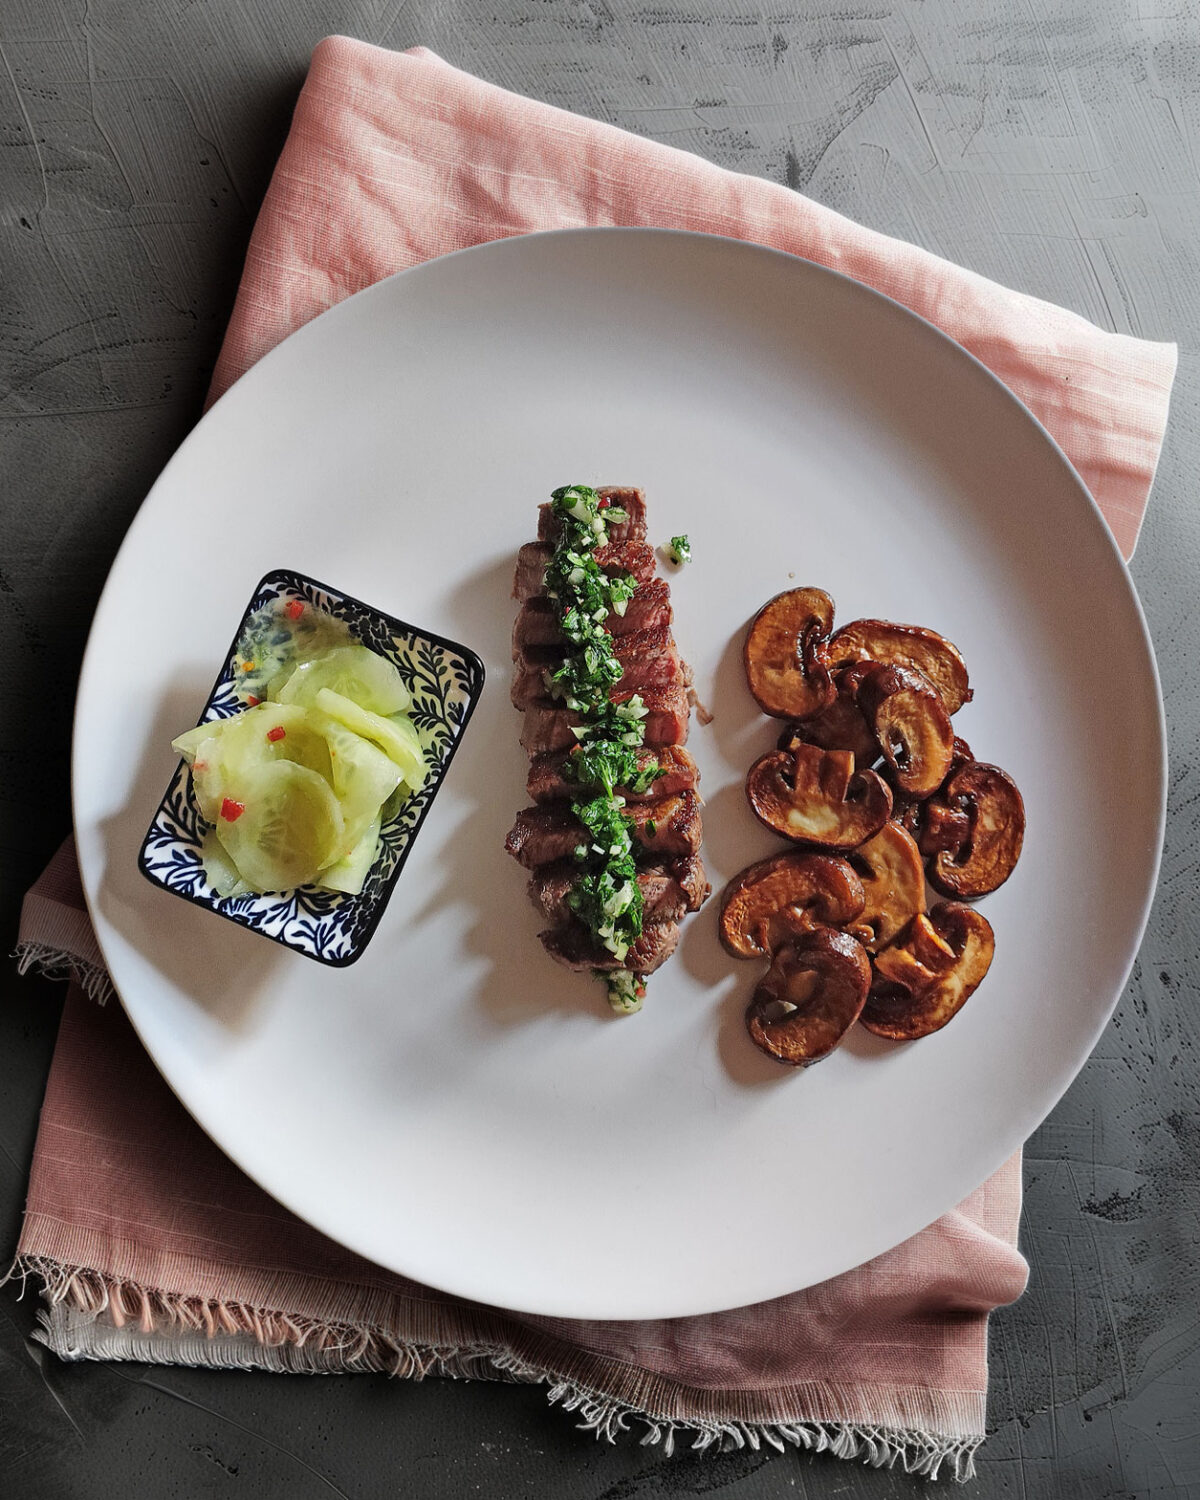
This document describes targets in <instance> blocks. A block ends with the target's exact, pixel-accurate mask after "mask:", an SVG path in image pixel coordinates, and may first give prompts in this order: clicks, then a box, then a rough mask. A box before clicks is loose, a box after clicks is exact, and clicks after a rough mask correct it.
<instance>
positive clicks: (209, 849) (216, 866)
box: [200, 828, 250, 901]
mask: <svg viewBox="0 0 1200 1500" xmlns="http://www.w3.org/2000/svg"><path fill="white" fill-rule="evenodd" d="M200 857H201V860H202V861H203V864H204V874H205V877H206V878H207V880H208V883H209V885H211V886H212V888H213V890H215V891H216V893H217V895H218V896H220V898H221V900H222V901H224V900H227V899H228V898H229V897H230V896H244V895H245V894H246V892H247V891H249V889H250V887H249V886H248V885H247V884H246V882H245V881H244V880H243V879H242V877H241V875H240V873H239V872H238V867H237V866H236V865H235V864H234V862H233V860H232V859H231V858H230V857H229V855H228V853H227V852H226V850H225V846H224V845H223V844H222V843H221V840H220V839H219V838H218V837H217V830H216V829H215V828H210V829H208V831H207V832H206V833H205V835H204V842H203V843H202V844H201V845H200Z"/></svg>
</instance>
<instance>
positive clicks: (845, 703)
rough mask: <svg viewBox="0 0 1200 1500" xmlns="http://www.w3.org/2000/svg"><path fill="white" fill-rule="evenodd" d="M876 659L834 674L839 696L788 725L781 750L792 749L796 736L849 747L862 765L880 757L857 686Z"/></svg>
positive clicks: (826, 746)
mask: <svg viewBox="0 0 1200 1500" xmlns="http://www.w3.org/2000/svg"><path fill="white" fill-rule="evenodd" d="M873 665H874V663H873V662H869V661H856V662H852V663H851V665H850V666H848V667H843V668H842V669H841V671H839V672H835V673H834V674H833V686H834V690H835V692H836V694H837V696H836V697H835V698H834V700H833V702H832V703H831V704H830V705H829V707H828V708H823V709H822V710H821V712H820V713H819V714H817V715H816V716H815V717H814V718H811V719H806V720H804V722H803V723H800V724H794V725H791V726H789V731H788V734H787V735H786V736H785V739H786V741H787V743H785V741H784V739H781V740H780V742H779V747H780V749H781V750H790V749H791V747H792V742H794V741H795V740H798V739H800V740H807V741H808V743H809V744H810V745H820V747H821V749H822V750H849V751H850V752H851V753H852V754H853V756H854V759H855V763H856V764H857V765H860V766H869V765H871V764H872V762H873V761H877V760H878V759H879V746H878V744H877V743H876V740H875V732H874V730H872V728H871V726H870V725H869V724H868V723H867V721H866V719H865V718H864V717H863V711H862V709H861V708H859V706H858V689H859V686H860V684H861V683H862V680H863V678H864V677H865V676H866V675H867V673H868V672H869V671H870V670H871V668H872V666H873Z"/></svg>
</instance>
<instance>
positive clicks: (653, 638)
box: [511, 622, 689, 709]
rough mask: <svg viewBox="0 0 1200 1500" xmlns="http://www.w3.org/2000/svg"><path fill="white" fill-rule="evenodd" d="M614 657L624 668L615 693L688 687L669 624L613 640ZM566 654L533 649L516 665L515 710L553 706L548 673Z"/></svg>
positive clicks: (548, 648)
mask: <svg viewBox="0 0 1200 1500" xmlns="http://www.w3.org/2000/svg"><path fill="white" fill-rule="evenodd" d="M613 646H614V654H615V656H616V658H617V660H618V661H619V662H620V663H621V665H622V666H623V667H624V669H625V670H624V672H623V673H622V675H621V678H620V680H619V681H618V682H617V683H616V684H615V688H616V690H618V691H619V690H621V689H625V691H627V692H630V693H640V692H642V691H643V689H645V688H648V687H650V686H652V685H657V686H660V687H667V686H669V685H670V684H671V683H673V682H680V683H682V684H683V686H684V687H687V686H688V685H689V682H688V680H687V679H686V678H685V676H684V671H683V664H682V662H681V661H680V660H679V651H678V648H677V647H676V645H675V642H674V640H673V639H672V636H671V627H670V625H669V624H667V623H666V622H663V623H661V624H659V625H656V626H655V627H654V628H653V629H651V630H636V631H634V632H633V633H632V634H631V635H623V636H622V637H621V638H620V639H619V640H614V642H613ZM562 660H563V653H562V651H561V650H560V649H558V648H557V647H555V646H530V647H529V649H528V650H527V651H524V652H523V653H522V654H521V656H519V657H518V658H517V660H516V661H515V663H514V665H513V681H512V689H511V695H512V701H513V706H514V707H515V708H521V709H525V708H528V707H529V706H530V704H531V703H537V702H542V703H545V704H547V705H548V706H552V705H553V699H552V698H551V697H550V695H549V693H548V691H547V687H546V673H547V672H553V671H554V669H555V668H556V667H559V666H561V665H562Z"/></svg>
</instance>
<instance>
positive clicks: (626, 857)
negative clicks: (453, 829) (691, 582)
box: [546, 484, 686, 1013]
mask: <svg viewBox="0 0 1200 1500" xmlns="http://www.w3.org/2000/svg"><path fill="white" fill-rule="evenodd" d="M551 498H552V500H553V502H554V508H555V511H556V512H557V515H558V521H559V530H558V539H557V541H556V542H555V546H554V555H553V557H552V558H551V560H550V564H549V566H548V567H547V569H546V592H547V594H548V595H549V596H550V597H551V598H552V599H554V600H555V601H556V603H557V606H558V619H559V626H560V628H561V630H562V633H563V635H564V637H565V638H566V640H567V642H568V650H567V653H566V656H565V657H564V659H563V662H562V664H561V665H560V666H559V667H558V668H556V669H555V670H554V671H547V673H546V689H547V691H548V692H549V693H550V695H551V696H552V697H554V698H557V699H560V700H561V701H562V703H563V704H564V706H565V707H566V708H568V709H569V710H570V711H571V712H572V713H574V714H577V715H578V716H579V719H580V721H581V722H580V723H579V725H578V726H577V727H576V729H575V737H576V739H577V740H578V741H579V748H578V749H577V750H576V751H575V753H574V754H573V755H571V756H570V757H568V759H567V762H566V766H565V768H564V769H565V774H566V775H567V777H568V779H570V780H571V781H573V782H574V783H575V785H576V787H577V790H576V792H575V793H574V795H573V796H572V798H571V805H572V808H573V810H574V813H575V816H576V817H577V818H578V819H579V821H580V823H582V824H583V826H584V828H585V829H586V830H587V839H586V841H585V842H582V843H580V844H579V845H578V847H577V848H576V850H575V858H576V861H577V862H578V864H579V874H578V876H577V877H576V879H575V882H574V884H573V886H572V888H571V891H570V893H569V895H568V896H567V904H568V905H569V906H570V908H571V910H572V911H573V912H574V913H575V915H576V916H577V917H578V918H579V919H580V921H581V922H583V923H584V924H585V926H586V927H587V928H588V930H589V931H590V932H591V933H592V934H593V936H594V937H595V938H596V940H597V941H598V942H599V943H600V944H601V945H602V946H603V947H604V948H606V949H607V950H608V952H609V953H611V954H612V955H613V957H614V958H616V959H617V961H618V962H622V961H623V960H624V959H625V956H626V955H627V954H628V952H629V949H630V948H631V947H632V945H633V944H634V943H635V942H636V941H637V939H638V937H640V935H641V931H642V917H643V906H642V892H641V888H640V887H639V886H638V882H637V866H636V864H635V863H634V855H633V837H632V833H631V827H632V824H631V820H630V819H629V818H628V817H627V816H626V814H625V812H624V807H625V799H624V797H623V796H621V795H620V792H619V790H618V789H619V788H620V789H624V790H625V791H628V792H630V793H632V794H633V795H635V796H636V795H640V794H641V793H643V792H645V791H646V789H647V788H648V787H649V786H650V785H651V783H652V782H653V781H654V780H655V778H656V777H658V776H660V775H661V774H662V772H661V770H660V769H659V767H658V766H657V765H656V764H654V763H653V761H652V762H651V763H650V764H649V765H640V764H639V757H638V754H637V752H638V750H639V748H640V747H641V745H642V744H643V742H644V740H645V737H646V728H645V722H644V721H645V718H646V712H647V710H646V707H645V705H644V704H643V702H642V700H641V698H640V697H639V696H638V695H637V694H636V693H635V694H633V695H632V696H631V697H629V698H627V699H625V700H624V701H623V702H620V703H614V702H613V701H612V698H611V696H610V694H611V692H612V689H613V688H614V687H615V686H616V684H617V683H618V682H619V681H620V680H621V677H622V675H623V673H624V668H623V667H622V666H621V663H620V661H619V660H618V658H617V655H616V652H615V651H614V649H613V639H612V634H611V632H610V631H609V630H608V627H607V623H606V622H607V620H608V617H609V615H611V614H616V615H623V614H624V613H625V606H626V605H627V604H628V602H629V600H630V599H632V598H633V595H634V592H635V591H636V589H637V583H636V581H635V580H634V578H632V577H631V576H630V574H628V573H622V572H619V571H613V572H609V571H606V569H605V568H603V567H601V565H600V564H599V563H598V562H597V560H596V556H595V553H596V549H597V548H599V547H602V546H604V544H605V543H606V542H607V540H608V526H609V523H610V522H613V523H620V522H622V521H624V520H626V519H627V514H626V512H625V511H624V510H622V509H621V508H620V507H619V506H615V505H612V504H611V503H609V502H608V501H606V500H604V499H603V498H602V497H601V496H600V495H599V494H598V493H597V491H596V490H594V489H590V488H589V487H588V486H587V485H582V484H571V485H566V486H564V487H563V488H562V489H558V490H555V491H554V494H553V496H552V497H551ZM675 540H676V541H678V540H680V538H676V539H675ZM682 540H684V541H685V543H686V538H683V539H682ZM672 545H674V543H672ZM600 977H602V978H604V979H605V981H606V983H607V985H608V993H609V1001H610V1003H611V1004H612V1007H613V1009H614V1010H617V1011H620V1012H622V1013H628V1012H631V1011H635V1010H639V1009H640V1008H641V1003H642V996H643V995H644V994H645V991H646V986H645V982H644V980H643V979H642V977H641V976H640V975H637V974H631V973H629V972H628V971H627V970H621V971H618V972H617V973H615V974H606V975H602V976H600Z"/></svg>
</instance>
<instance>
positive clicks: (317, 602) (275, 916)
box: [138, 570, 484, 966]
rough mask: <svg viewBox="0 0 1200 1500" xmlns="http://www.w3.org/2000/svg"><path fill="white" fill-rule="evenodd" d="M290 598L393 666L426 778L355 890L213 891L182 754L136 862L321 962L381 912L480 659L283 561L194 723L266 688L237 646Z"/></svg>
mask: <svg viewBox="0 0 1200 1500" xmlns="http://www.w3.org/2000/svg"><path fill="white" fill-rule="evenodd" d="M293 601H297V602H299V603H301V604H304V605H307V606H311V607H313V608H314V609H316V610H319V611H322V612H323V613H324V614H326V615H329V616H332V617H333V619H334V620H337V621H340V622H342V623H343V624H344V625H345V626H346V627H347V629H348V631H349V633H350V635H351V636H353V637H354V638H356V639H357V640H359V641H361V642H362V643H363V644H364V645H366V646H369V647H370V648H371V650H372V651H377V652H378V653H379V654H380V655H381V656H384V657H386V658H387V659H388V660H389V661H391V662H393V663H394V664H395V666H396V668H397V670H398V671H399V673H400V676H401V678H402V680H403V682H404V685H405V687H406V688H407V689H408V691H409V693H410V694H411V695H412V707H411V709H410V710H409V711H408V712H409V716H410V717H411V719H412V721H413V723H414V725H415V727H416V729H417V733H418V735H419V736H420V739H421V743H422V745H423V747H424V749H425V752H426V755H427V757H428V760H429V765H430V776H429V779H428V781H427V782H426V783H425V786H424V787H423V788H422V789H421V791H419V792H417V793H416V794H415V795H414V796H411V797H409V798H408V799H407V801H405V802H404V803H403V804H402V805H401V806H400V807H399V808H398V809H397V811H396V812H395V814H394V815H393V817H392V818H391V819H389V820H388V821H387V822H386V823H384V825H383V828H382V830H381V834H380V852H379V857H378V859H377V860H376V861H375V864H374V866H373V868H372V870H371V872H370V874H369V875H368V876H367V880H366V884H365V885H364V886H363V889H362V892H361V893H360V894H359V895H357V896H348V895H344V894H342V893H341V892H338V891H322V890H316V889H315V888H312V887H305V886H301V887H299V888H298V889H296V890H292V891H282V892H271V893H269V894H266V895H253V894H251V895H242V896H231V897H228V898H226V899H222V898H221V897H220V896H218V894H217V893H216V891H215V890H214V889H213V887H212V886H211V885H210V884H209V881H208V879H207V877H206V875H205V872H204V866H203V864H202V862H201V854H200V848H201V842H202V839H203V837H204V830H205V823H204V820H203V818H202V817H201V815H200V810H199V808H198V807H197V805H196V800H195V797H194V796H193V794H192V786H191V773H190V771H189V770H188V767H187V765H186V763H185V762H183V761H181V762H180V763H179V766H178V768H177V769H176V772H175V775H174V777H173V779H172V781H171V784H170V786H169V787H168V788H167V791H166V794H165V795H164V797H163V799H162V801H161V802H160V803H159V806H158V811H157V812H156V813H155V815H154V821H153V822H152V823H151V825H150V829H149V831H148V833H147V834H146V837H145V840H144V842H143V844H142V848H141V852H140V854H139V856H138V867H139V869H140V870H141V871H142V873H143V874H144V875H145V876H146V878H147V879H148V880H151V881H153V882H154V884H156V885H160V886H162V887H163V888H164V889H165V890H168V891H170V892H171V893H172V894H173V895H176V896H181V897H182V898H183V899H184V900H185V901H191V902H193V903H194V904H195V905H197V906H205V907H208V908H209V909H210V910H211V911H214V912H216V913H217V915H218V916H222V917H226V918H227V919H228V920H229V921H231V922H236V923H238V925H239V926H241V927H248V928H249V929H250V930H251V931H252V932H257V933H259V934H261V935H262V936H263V937H267V938H271V939H273V940H274V941H275V942H277V943H282V944H284V946H285V947H288V948H292V949H294V950H295V951H296V952H297V953H303V954H304V955H305V956H306V957H308V958H313V959H316V960H317V961H318V962H320V963H326V964H334V965H337V966H345V965H346V964H351V963H353V962H354V960H355V959H356V958H358V957H359V956H360V955H361V954H362V952H363V950H364V949H365V948H366V946H367V944H368V942H370V940H371V937H372V935H373V934H374V932H375V928H376V927H377V925H378V923H379V920H380V918H381V917H382V916H383V912H384V908H385V907H386V906H387V903H388V900H389V899H390V897H391V894H392V891H393V889H394V888H395V885H396V881H397V880H398V879H399V876H400V872H401V870H402V869H403V868H404V862H405V860H406V859H407V857H408V852H409V850H410V849H411V848H412V844H413V840H414V839H415V838H416V836H417V834H418V832H419V831H420V827H421V824H422V823H423V822H424V820H425V816H426V814H427V813H428V812H429V808H430V806H431V804H432V802H433V799H434V797H435V796H436V795H437V792H438V788H439V787H440V786H441V783H442V780H443V778H444V776H445V774H446V770H447V768H448V767H449V765H450V761H451V760H452V759H453V756H454V752H455V750H456V749H457V747H458V743H459V740H460V739H461V737H462V734H463V731H464V730H465V729H466V727H467V723H468V721H469V720H470V717H471V714H472V712H473V710H474V708H475V704H476V703H477V702H478V700H479V695H480V693H481V692H482V690H483V676H484V673H483V663H482V662H481V661H480V660H479V658H478V657H477V656H476V655H475V653H474V652H473V651H471V650H469V649H468V648H467V647H466V646H460V645H458V644H456V643H455V642H454V641H448V640H445V639H444V638H443V637H442V636H439V635H433V634H431V633H430V632H429V631H426V630H420V629H418V628H417V627H416V626H414V625H409V624H406V623H405V622H404V621H403V620H397V619H395V618H393V617H392V616H391V615H386V614H384V613H382V611H380V610H377V609H372V608H371V607H370V605H367V604H363V603H362V602H361V601H360V600H358V599H353V598H351V597H350V595H348V594H341V593H338V592H337V591H336V590H335V589H331V588H328V587H326V586H325V585H324V584H321V583H317V582H315V581H314V580H313V579H311V578H306V577H304V576H303V575H302V574H299V573H292V572H287V571H282V570H281V571H277V572H273V573H268V574H267V576H266V577H265V578H264V579H263V580H262V582H261V583H260V584H259V585H258V587H257V588H256V589H255V591H254V595H253V597H252V598H251V600H250V603H249V604H248V605H247V606H246V610H245V613H244V614H243V616H242V621H241V624H240V625H239V627H238V632H237V635H236V636H235V637H234V641H233V645H232V646H231V647H230V650H229V654H228V655H227V657H226V659H225V662H224V665H223V666H222V668H221V673H220V676H219V677H218V678H217V681H216V684H215V685H214V687H213V690H212V692H211V693H210V694H209V698H208V703H207V704H206V706H205V709H204V712H203V714H202V715H201V716H200V721H199V722H200V723H202V724H204V723H208V722H209V721H210V720H213V719H223V718H228V717H229V716H230V715H231V714H235V713H238V712H240V711H241V710H242V709H244V708H246V707H247V706H248V705H250V704H252V703H254V702H256V701H257V696H258V695H256V694H255V691H254V690H255V689H256V688H258V689H260V690H261V695H263V696H265V683H264V682H263V681H261V680H260V677H259V676H256V675H255V673H254V671H253V670H248V669H247V653H246V651H245V650H244V649H243V648H244V646H245V644H246V642H247V641H248V640H249V639H254V640H255V641H256V642H258V643H261V642H262V640H263V636H264V630H267V631H269V628H270V620H271V618H272V613H273V612H274V613H278V612H279V611H280V610H283V609H285V608H286V606H287V605H288V604H289V603H291V602H293ZM264 621H266V622H267V623H266V625H265V626H264ZM254 655H255V657H256V658H258V657H261V655H262V653H261V652H260V651H259V650H257V649H256V650H255V652H254Z"/></svg>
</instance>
